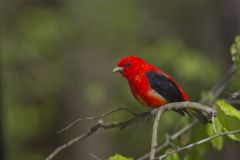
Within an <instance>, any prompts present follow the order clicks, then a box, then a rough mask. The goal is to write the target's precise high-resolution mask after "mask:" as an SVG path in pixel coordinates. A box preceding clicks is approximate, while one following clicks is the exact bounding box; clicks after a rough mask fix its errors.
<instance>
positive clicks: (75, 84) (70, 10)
mask: <svg viewBox="0 0 240 160" xmlns="http://www.w3.org/2000/svg"><path fill="white" fill-rule="evenodd" d="M239 8H240V1H239V0H194V1H191V0H173V1H167V0H158V1H157V0H148V1H144V0H78V1H77V0H76V1H74V0H68V1H64V0H12V1H7V0H2V1H1V2H0V11H1V14H0V27H1V46H0V48H1V59H0V61H1V63H0V65H1V66H0V68H1V71H0V82H1V87H0V93H1V94H0V113H1V115H0V118H1V127H0V139H1V143H0V145H1V150H0V159H1V160H16V159H18V160H40V159H44V158H45V157H46V156H47V155H48V154H50V153H51V152H52V151H53V149H55V148H56V147H57V146H58V145H60V144H63V143H65V142H66V141H68V140H69V139H71V138H73V137H74V136H77V135H79V134H81V133H82V132H84V131H86V130H87V129H88V127H89V126H90V125H92V124H93V123H94V122H92V121H90V122H81V123H80V124H79V125H78V126H75V127H73V128H72V129H70V130H69V131H67V132H66V133H63V134H60V135H58V134H57V133H56V132H57V131H58V130H59V129H61V128H63V127H65V126H66V125H67V124H68V123H70V122H72V121H73V120H75V119H77V118H79V117H87V116H94V115H98V114H100V113H105V112H107V111H110V110H112V109H114V108H116V107H120V106H121V107H128V108H130V109H131V110H133V111H136V112H140V111H144V110H147V108H144V107H142V106H141V105H140V104H139V103H138V102H137V101H136V100H135V99H134V98H133V96H132V95H131V93H130V90H129V88H128V85H127V82H126V80H124V79H123V78H122V77H121V76H120V75H115V74H112V72H111V71H112V68H113V67H114V66H115V65H116V63H117V61H118V60H119V59H120V58H121V57H124V56H126V55H136V56H139V57H142V58H144V59H146V60H147V61H148V62H150V63H152V64H154V65H156V66H158V67H159V68H161V69H162V70H164V71H165V72H167V73H169V74H170V75H172V77H174V78H175V79H176V80H177V81H178V82H179V84H180V85H181V86H182V88H183V89H184V90H185V91H186V92H187V93H188V94H189V95H190V97H191V100H194V101H197V100H198V99H200V97H201V95H202V94H204V91H208V90H209V89H210V88H211V86H213V85H214V84H215V83H216V82H217V81H218V80H219V79H220V78H221V77H223V76H224V74H225V73H226V71H227V69H228V68H229V66H230V65H231V64H232V62H231V57H230V54H229V48H230V46H231V44H232V43H233V41H234V37H235V36H236V35H237V34H239V33H240V18H239V17H240V9H239ZM239 80H240V76H239V75H237V77H236V78H235V79H234V81H232V83H231V86H230V88H229V89H228V90H227V91H226V92H225V93H224V94H225V95H228V94H229V93H231V92H232V91H235V90H237V89H239V87H240V83H239ZM223 96H224V95H223ZM129 116H130V115H128V114H126V113H117V114H114V115H113V116H112V117H110V118H108V119H106V120H105V121H112V120H114V121H119V120H124V119H127V118H128V117H129ZM187 121H188V119H187V118H182V117H180V116H179V115H177V114H176V113H173V112H172V113H170V112H169V113H167V114H166V115H164V117H163V119H162V121H161V124H160V137H162V141H163V140H164V134H165V133H167V132H168V133H172V132H174V131H176V130H177V129H179V128H181V126H183V125H184V124H186V123H187ZM199 126H200V127H201V125H199ZM199 126H197V127H196V129H198V128H199ZM151 128H152V121H144V122H138V123H136V124H134V125H132V126H130V127H129V128H127V129H125V130H123V131H120V132H119V130H118V129H114V130H108V131H102V132H98V133H97V134H95V135H93V136H91V137H89V138H87V139H85V140H84V141H82V142H80V143H78V144H77V145H74V146H73V147H71V148H69V149H68V150H66V151H64V152H63V153H61V154H60V155H59V156H58V157H57V158H56V159H59V160H64V159H71V160H75V159H76V160H77V159H84V160H85V159H91V157H90V156H89V154H88V153H93V154H95V155H97V156H98V157H101V158H107V157H109V156H111V155H113V154H115V153H120V154H123V155H126V156H129V157H134V158H137V157H139V156H141V155H142V154H144V153H146V152H148V151H149V149H150V141H151V140H150V138H151ZM199 134H200V136H201V135H205V133H201V132H200V133H199ZM187 137H190V136H189V134H188V135H186V136H185V141H187V140H186V138H187ZM183 138H184V137H183ZM160 139H161V138H160ZM183 140H184V139H183ZM160 141H161V140H160ZM190 141H192V139H190V140H188V141H187V142H190ZM207 145H208V146H209V144H207ZM239 149H240V145H239V144H237V143H236V142H233V141H226V142H225V147H224V148H223V150H222V151H221V152H218V151H215V150H212V149H208V151H207V154H205V155H204V156H202V158H203V159H217V158H218V159H231V160H233V159H239V157H240V153H239ZM199 158H201V157H199Z"/></svg>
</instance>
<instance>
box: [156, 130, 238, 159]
mask: <svg viewBox="0 0 240 160" xmlns="http://www.w3.org/2000/svg"><path fill="white" fill-rule="evenodd" d="M237 133H240V130H234V131H229V132H221V133H218V134H215V135H213V136H211V137H207V138H205V139H202V140H200V141H197V142H195V143H191V144H189V145H187V146H184V147H181V148H177V149H175V150H172V151H170V152H168V153H165V154H163V155H161V156H160V157H158V158H155V159H159V160H162V159H164V158H166V157H168V156H170V155H172V154H174V153H176V152H181V151H183V150H187V149H189V148H192V147H195V146H197V145H200V144H202V143H205V142H208V141H210V140H212V139H215V138H217V137H221V136H225V135H229V134H237Z"/></svg>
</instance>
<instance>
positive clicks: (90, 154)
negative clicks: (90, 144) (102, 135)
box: [89, 153, 103, 160]
mask: <svg viewBox="0 0 240 160" xmlns="http://www.w3.org/2000/svg"><path fill="white" fill-rule="evenodd" d="M89 156H91V157H92V158H93V159H95V160H103V159H101V158H99V157H97V156H95V155H94V154H92V153H89Z"/></svg>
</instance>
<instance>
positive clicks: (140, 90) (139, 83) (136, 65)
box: [118, 56, 189, 108]
mask: <svg viewBox="0 0 240 160" xmlns="http://www.w3.org/2000/svg"><path fill="white" fill-rule="evenodd" d="M118 67H122V68H123V70H122V71H121V74H122V75H123V76H124V77H125V78H126V79H127V80H128V83H129V86H130V88H131V91H132V93H133V95H134V97H135V98H136V99H137V100H138V101H139V102H140V103H142V104H143V105H145V106H148V107H153V108H155V107H161V106H162V105H164V104H166V103H168V102H169V100H168V97H163V96H162V95H160V94H159V93H158V92H156V91H155V90H154V89H153V88H152V87H151V85H150V83H149V81H148V79H147V77H146V74H145V73H146V72H148V71H155V72H158V73H161V74H162V75H163V76H164V77H165V78H167V79H168V80H169V81H171V82H172V83H173V84H175V86H176V89H177V90H178V91H179V92H180V94H181V96H182V98H183V100H184V101H187V100H189V98H188V96H187V94H186V93H185V92H184V91H183V90H182V89H181V88H180V86H179V85H178V84H177V83H176V82H175V81H174V80H173V78H171V77H170V76H169V75H167V74H166V73H164V72H163V71H161V70H159V69H158V68H157V67H155V66H153V65H151V64H148V63H146V62H145V61H144V60H143V59H141V58H138V57H135V56H128V57H125V58H123V59H121V60H120V61H119V62H118Z"/></svg>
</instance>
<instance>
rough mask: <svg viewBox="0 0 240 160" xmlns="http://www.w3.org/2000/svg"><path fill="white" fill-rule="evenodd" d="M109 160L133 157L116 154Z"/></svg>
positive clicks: (124, 159)
mask: <svg viewBox="0 0 240 160" xmlns="http://www.w3.org/2000/svg"><path fill="white" fill-rule="evenodd" d="M108 160H133V158H129V157H128V158H127V157H124V156H122V155H120V154H115V155H114V156H112V157H110V158H109V159H108Z"/></svg>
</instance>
